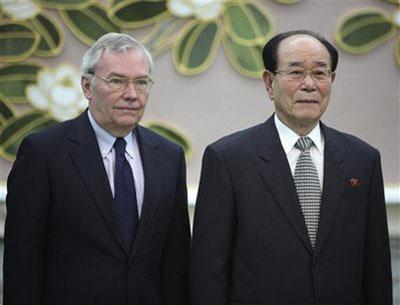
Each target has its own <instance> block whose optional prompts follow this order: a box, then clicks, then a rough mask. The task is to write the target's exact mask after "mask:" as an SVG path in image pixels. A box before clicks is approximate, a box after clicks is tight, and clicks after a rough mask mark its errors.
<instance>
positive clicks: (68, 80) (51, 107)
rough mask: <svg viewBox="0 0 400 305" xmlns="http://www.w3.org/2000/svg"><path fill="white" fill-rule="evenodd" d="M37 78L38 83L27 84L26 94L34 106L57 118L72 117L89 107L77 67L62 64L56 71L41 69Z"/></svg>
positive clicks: (65, 118) (60, 119) (66, 118)
mask: <svg viewBox="0 0 400 305" xmlns="http://www.w3.org/2000/svg"><path fill="white" fill-rule="evenodd" d="M37 80H38V81H37V84H36V85H29V86H27V88H26V96H27V98H28V100H29V101H30V103H31V104H32V106H34V107H35V108H37V109H40V110H44V111H47V112H48V113H50V115H51V116H53V117H54V118H55V119H57V120H59V121H64V120H68V119H72V118H74V117H76V116H77V115H78V114H79V113H80V112H82V111H83V110H84V109H85V108H86V107H87V104H88V103H87V100H86V98H85V97H84V95H83V94H82V91H81V86H80V78H79V71H78V70H76V69H75V68H73V67H71V66H68V65H60V66H58V67H57V68H56V69H55V70H54V71H50V70H47V69H46V70H41V71H39V73H38V76H37Z"/></svg>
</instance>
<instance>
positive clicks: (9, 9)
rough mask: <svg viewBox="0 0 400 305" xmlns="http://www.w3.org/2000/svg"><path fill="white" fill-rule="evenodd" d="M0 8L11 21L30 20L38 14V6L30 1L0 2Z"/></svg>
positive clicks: (8, 0)
mask: <svg viewBox="0 0 400 305" xmlns="http://www.w3.org/2000/svg"><path fill="white" fill-rule="evenodd" d="M0 6H1V9H2V10H3V11H4V12H5V13H6V14H7V15H9V16H10V17H11V18H13V19H20V20H26V19H31V18H33V17H35V16H36V15H37V14H39V12H40V6H38V5H36V4H35V2H34V1H32V0H0Z"/></svg>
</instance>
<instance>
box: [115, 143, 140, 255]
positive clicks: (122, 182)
mask: <svg viewBox="0 0 400 305" xmlns="http://www.w3.org/2000/svg"><path fill="white" fill-rule="evenodd" d="M114 148H115V174H114V204H115V212H116V215H117V218H118V220H119V223H120V226H121V230H122V233H123V235H124V237H125V239H126V242H127V245H128V248H129V249H130V247H131V245H132V242H133V240H134V237H135V233H136V228H137V224H138V221H139V220H138V211H137V200H136V191H135V181H134V179H133V174H132V168H131V166H130V165H129V162H128V161H127V160H126V158H125V148H126V141H125V140H124V138H117V139H116V140H115V143H114Z"/></svg>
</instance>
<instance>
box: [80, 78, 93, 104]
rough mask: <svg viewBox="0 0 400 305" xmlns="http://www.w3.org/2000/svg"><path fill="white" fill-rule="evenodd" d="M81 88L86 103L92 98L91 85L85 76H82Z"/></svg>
mask: <svg viewBox="0 0 400 305" xmlns="http://www.w3.org/2000/svg"><path fill="white" fill-rule="evenodd" d="M81 87H82V91H83V95H84V96H85V97H86V98H87V100H88V101H90V99H91V98H92V84H91V83H90V80H89V78H88V77H87V76H86V75H82V78H81Z"/></svg>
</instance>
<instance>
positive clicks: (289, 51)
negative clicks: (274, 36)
mask: <svg viewBox="0 0 400 305" xmlns="http://www.w3.org/2000/svg"><path fill="white" fill-rule="evenodd" d="M277 59H278V66H281V67H282V66H288V65H302V64H317V65H326V66H330V63H331V58H330V54H329V52H328V49H327V48H326V47H325V46H324V45H323V44H322V43H321V42H320V41H319V40H318V39H316V38H314V37H312V36H308V35H294V36H290V37H288V38H286V39H284V40H282V41H281V42H280V44H279V46H278V50H277Z"/></svg>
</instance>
